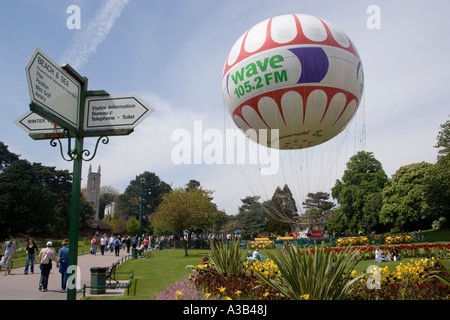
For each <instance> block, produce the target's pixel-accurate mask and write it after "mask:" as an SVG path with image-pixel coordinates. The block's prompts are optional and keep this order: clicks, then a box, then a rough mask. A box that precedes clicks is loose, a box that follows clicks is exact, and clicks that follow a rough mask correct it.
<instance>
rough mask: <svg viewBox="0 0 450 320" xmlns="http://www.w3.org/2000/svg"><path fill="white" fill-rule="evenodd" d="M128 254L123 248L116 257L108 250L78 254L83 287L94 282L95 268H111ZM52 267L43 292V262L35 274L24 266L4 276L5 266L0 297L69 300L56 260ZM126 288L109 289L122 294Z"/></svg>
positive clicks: (35, 268)
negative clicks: (92, 279)
mask: <svg viewBox="0 0 450 320" xmlns="http://www.w3.org/2000/svg"><path fill="white" fill-rule="evenodd" d="M125 256H127V253H126V251H121V254H120V257H116V256H115V254H114V252H113V253H110V252H107V253H105V255H103V256H102V255H101V254H100V253H99V252H97V255H95V256H94V255H91V254H86V255H81V256H78V266H79V267H80V270H81V271H80V275H81V277H80V280H81V286H83V284H86V285H87V286H89V285H90V283H91V271H90V269H91V268H92V267H109V266H111V265H112V264H113V263H115V262H117V261H119V260H121V259H122V258H124V257H125ZM52 264H53V266H52V270H51V271H50V277H49V282H48V287H47V289H48V291H47V292H42V291H40V290H39V289H38V286H39V279H40V277H41V270H40V269H39V264H35V266H34V274H31V273H30V272H29V273H28V274H27V275H25V274H24V273H23V271H24V269H25V268H24V267H19V268H15V269H12V270H11V274H9V275H6V276H4V274H5V271H4V270H5V269H4V267H2V271H1V272H0V288H1V289H0V300H67V293H62V292H61V274H60V273H59V268H57V267H56V263H55V262H53V263H52ZM89 292H90V290H89V289H86V295H89ZM123 292H124V290H118V289H112V290H107V291H106V294H107V295H117V294H119V295H122V294H123ZM81 297H82V294H81V293H80V294H78V295H77V300H78V299H80V298H81Z"/></svg>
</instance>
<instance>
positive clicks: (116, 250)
mask: <svg viewBox="0 0 450 320" xmlns="http://www.w3.org/2000/svg"><path fill="white" fill-rule="evenodd" d="M114 253H115V254H116V257H118V256H119V253H120V237H119V236H118V237H117V238H116V240H115V241H114Z"/></svg>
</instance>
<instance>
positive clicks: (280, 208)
mask: <svg viewBox="0 0 450 320" xmlns="http://www.w3.org/2000/svg"><path fill="white" fill-rule="evenodd" d="M267 205H268V208H269V216H268V220H267V226H266V227H267V231H269V232H273V233H276V234H279V235H284V234H285V233H289V232H290V231H291V223H292V220H293V217H294V216H297V215H298V213H297V205H296V204H295V200H294V197H293V196H292V192H291V190H290V189H289V187H288V185H287V184H285V185H284V187H283V189H280V187H277V189H276V190H275V192H274V194H273V196H272V199H271V200H270V201H268V202H267Z"/></svg>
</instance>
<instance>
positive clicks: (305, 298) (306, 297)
mask: <svg viewBox="0 0 450 320" xmlns="http://www.w3.org/2000/svg"><path fill="white" fill-rule="evenodd" d="M300 298H302V299H304V300H309V294H307V293H305V294H302V295H301V296H300Z"/></svg>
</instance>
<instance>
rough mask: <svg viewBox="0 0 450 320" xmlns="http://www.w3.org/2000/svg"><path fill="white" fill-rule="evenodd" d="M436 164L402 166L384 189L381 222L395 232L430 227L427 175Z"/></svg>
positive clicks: (424, 163) (422, 163) (423, 163)
mask: <svg viewBox="0 0 450 320" xmlns="http://www.w3.org/2000/svg"><path fill="white" fill-rule="evenodd" d="M432 166H433V165H432V164H430V163H426V162H421V163H413V164H410V165H406V166H402V167H400V169H398V170H397V171H396V172H395V174H394V176H393V177H392V184H391V185H390V186H387V187H386V188H385V189H384V190H383V207H382V209H381V212H380V221H381V222H382V223H384V224H386V225H390V226H392V229H391V230H392V231H410V230H417V229H424V228H429V227H430V226H431V219H430V217H429V216H428V212H427V210H426V206H425V187H424V178H425V176H426V174H427V173H428V171H429V170H430V169H431V168H432Z"/></svg>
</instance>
